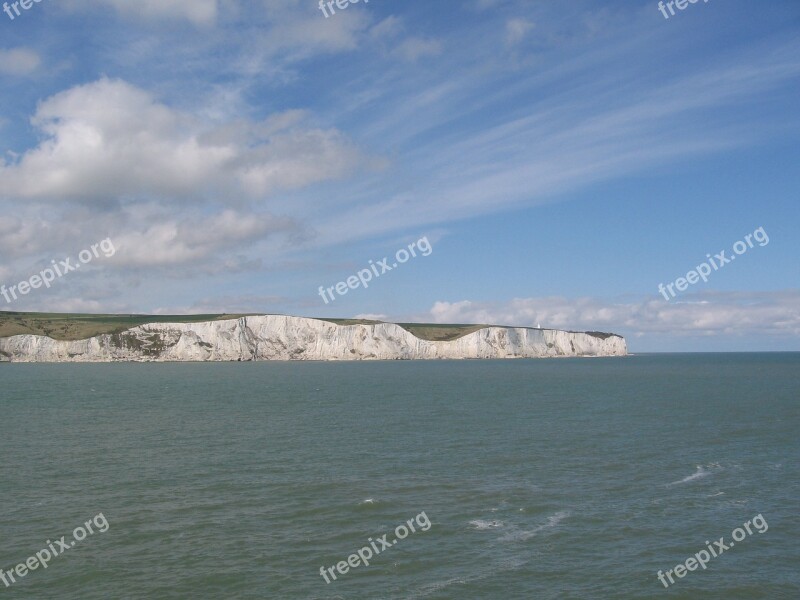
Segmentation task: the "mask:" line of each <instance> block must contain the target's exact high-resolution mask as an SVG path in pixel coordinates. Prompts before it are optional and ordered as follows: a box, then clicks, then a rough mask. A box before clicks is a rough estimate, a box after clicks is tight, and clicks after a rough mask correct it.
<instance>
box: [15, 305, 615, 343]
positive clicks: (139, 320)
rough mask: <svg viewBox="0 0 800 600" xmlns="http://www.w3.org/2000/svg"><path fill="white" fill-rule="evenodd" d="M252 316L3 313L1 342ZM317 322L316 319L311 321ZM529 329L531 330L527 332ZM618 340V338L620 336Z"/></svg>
mask: <svg viewBox="0 0 800 600" xmlns="http://www.w3.org/2000/svg"><path fill="white" fill-rule="evenodd" d="M246 316H263V315H259V314H256V313H249V314H207V315H134V314H127V315H125V314H122V315H111V314H77V313H75V314H73V313H25V312H9V311H0V338H4V337H11V336H14V335H43V336H47V337H50V338H53V339H55V340H62V341H73V340H84V339H87V338H90V337H94V336H97V335H103V334H115V333H122V332H124V331H127V330H128V329H131V328H133V327H138V326H139V325H146V324H148V323H201V322H207V321H224V320H228V319H238V318H240V317H246ZM308 318H314V317H308ZM318 320H320V321H327V322H329V323H334V324H335V325H343V326H346V325H374V324H378V323H381V321H370V320H366V319H330V318H320V319H318ZM397 325H399V326H400V327H402V328H403V329H405V330H406V331H408V332H409V333H411V334H412V335H414V336H416V337H418V338H420V339H423V340H428V341H451V340H455V339H458V338H460V337H463V336H465V335H468V334H470V333H473V332H475V331H478V330H480V329H484V328H486V327H493V326H492V325H481V324H442V323H397ZM528 329H530V328H528ZM586 333H588V334H589V335H593V336H595V337H599V338H601V339H605V338H607V337H611V336H614V335H616V334H613V333H602V332H597V331H589V332H586ZM617 337H619V336H617Z"/></svg>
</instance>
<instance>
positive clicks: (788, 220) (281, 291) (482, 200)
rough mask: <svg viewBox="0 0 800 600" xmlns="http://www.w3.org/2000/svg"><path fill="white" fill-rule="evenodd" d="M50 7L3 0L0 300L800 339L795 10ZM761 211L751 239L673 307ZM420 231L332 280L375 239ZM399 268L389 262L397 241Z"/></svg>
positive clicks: (766, 346)
mask: <svg viewBox="0 0 800 600" xmlns="http://www.w3.org/2000/svg"><path fill="white" fill-rule="evenodd" d="M657 4H658V3H657V2H652V1H648V2H629V1H627V2H621V1H620V2H595V1H589V0H574V1H571V2H569V3H566V2H563V3H556V2H538V1H534V0H526V1H517V0H464V1H455V0H441V1H435V2H434V1H431V0H425V1H418V0H403V1H398V0H395V1H391V0H371V1H370V2H369V3H365V2H363V1H362V2H360V3H358V4H354V5H350V6H348V7H347V8H346V9H344V10H337V12H336V14H335V15H329V17H328V18H326V17H325V16H324V15H323V13H322V12H321V11H320V10H319V8H318V3H317V2H314V1H312V0H308V1H306V0H303V1H299V0H251V1H245V0H186V1H183V0H141V1H139V2H129V1H127V0H59V1H55V0H42V1H41V2H40V3H38V4H34V5H33V6H32V7H31V8H30V9H29V10H23V11H22V12H21V14H20V15H19V16H15V18H14V19H13V20H12V19H10V18H8V17H7V16H6V15H5V14H4V13H0V36H1V37H0V80H2V86H1V87H0V95H1V96H0V100H1V101H0V107H2V108H0V141H1V142H2V148H1V149H2V152H3V158H2V162H0V283H3V284H4V285H6V286H11V285H14V284H17V283H18V282H20V281H24V280H28V279H29V278H30V277H31V276H32V275H35V274H36V273H39V272H40V271H41V270H42V269H43V268H46V267H47V266H48V265H49V264H51V261H52V260H53V259H59V260H61V259H63V258H66V257H69V256H73V257H74V256H77V254H78V253H79V252H80V251H81V250H83V249H86V248H89V247H90V246H91V245H92V244H94V243H97V242H99V241H100V240H103V239H106V238H110V239H111V240H112V241H113V244H114V248H115V250H116V252H115V253H114V255H113V256H109V257H106V256H102V257H98V258H97V260H94V261H93V262H91V263H90V264H87V265H86V266H85V268H84V269H83V270H82V271H79V272H78V271H76V272H72V273H69V274H67V275H65V276H64V277H61V278H58V279H57V281H55V283H54V284H53V286H52V287H50V288H47V289H45V288H39V289H35V290H31V292H30V293H29V294H27V295H24V296H20V297H19V298H17V300H14V301H13V302H10V303H9V302H6V301H5V300H3V299H2V297H0V310H3V309H5V310H46V311H59V312H62V311H80V312H124V313H129V312H140V313H151V312H153V313H161V314H175V313H186V312H194V313H196V312H239V311H247V312H268V313H286V314H295V315H303V316H321V317H353V316H372V317H374V318H380V319H385V320H396V321H397V320H399V321H410V320H413V321H424V322H481V323H495V324H506V325H525V326H531V325H536V324H541V325H542V326H543V327H554V328H562V329H574V330H585V329H590V330H603V331H614V332H618V333H621V334H623V335H625V336H626V337H627V338H628V342H629V347H630V349H631V350H632V351H635V352H637V351H638V352H646V351H710V350H798V349H800V344H798V335H800V288H799V287H798V281H799V280H800V268H799V267H798V260H797V257H798V255H799V254H800V253H799V252H798V251H799V250H800V246H799V243H798V236H797V231H798V228H799V227H800V210H799V209H798V191H800V185H799V184H800V169H798V168H797V165H798V162H799V160H798V159H800V145H798V141H799V140H800V108H799V107H800V102H798V97H800V94H799V93H798V92H800V36H798V34H799V33H800V4H798V3H797V2H796V1H794V0H785V1H771V2H769V3H754V2H745V1H736V0H726V1H725V2H722V1H721V0H710V1H709V2H707V3H704V2H698V3H696V4H689V5H688V6H687V7H686V8H685V10H682V11H680V10H678V11H677V12H676V14H675V15H674V16H671V17H670V18H669V19H665V18H664V17H663V15H662V14H661V12H659V10H658V5H657ZM759 227H763V230H764V231H765V232H766V233H767V234H768V237H769V242H768V243H767V244H765V245H763V246H762V245H758V244H756V245H755V246H754V247H753V248H749V249H748V250H747V252H746V253H744V254H742V255H741V256H737V261H736V262H731V263H729V264H727V265H725V267H724V268H722V269H721V270H719V271H716V272H713V273H712V274H711V275H710V276H709V278H708V281H707V282H702V281H700V282H698V283H696V284H694V285H690V286H689V287H688V289H687V290H685V291H683V292H681V293H679V294H678V295H677V296H676V297H675V298H671V299H670V300H669V301H667V300H665V299H664V297H663V296H662V295H661V294H659V292H658V285H659V284H661V283H663V284H665V285H666V284H669V283H672V282H674V281H675V280H676V279H677V278H679V277H682V276H686V274H687V272H688V271H690V270H692V269H694V268H695V267H696V266H697V265H699V264H700V263H701V262H703V261H705V260H706V255H707V254H716V253H718V252H720V251H721V250H723V249H725V250H727V252H728V254H729V255H730V254H731V248H732V246H733V245H734V243H736V242H737V241H738V240H742V239H744V237H745V236H746V235H747V234H752V233H753V232H754V231H755V230H757V229H758V228H759ZM421 238H427V239H428V240H429V241H430V243H431V245H432V247H433V251H432V252H431V253H430V255H429V256H418V257H416V258H413V259H411V260H410V261H408V262H407V263H405V264H403V265H401V266H400V267H398V268H397V269H393V270H392V272H390V273H385V274H383V275H382V276H381V277H380V278H376V279H375V280H374V281H373V282H371V284H370V286H369V287H368V288H366V289H364V288H363V287H360V288H358V289H350V290H349V291H348V292H347V294H346V295H341V296H339V295H337V296H336V297H335V300H333V301H329V302H328V303H327V304H326V303H325V302H323V300H322V298H321V297H320V295H319V294H318V289H319V287H320V286H323V287H325V288H327V287H330V286H335V285H336V283H337V282H340V281H343V280H346V279H347V278H348V277H349V276H351V275H354V274H355V273H356V272H357V271H358V270H360V269H364V268H365V267H368V266H369V261H370V260H372V261H378V260H381V259H382V258H383V257H386V256H388V257H393V256H394V254H395V252H396V251H397V250H398V249H400V248H403V247H407V245H408V244H409V243H410V242H413V241H416V240H419V239H421ZM391 262H392V261H390V263H391Z"/></svg>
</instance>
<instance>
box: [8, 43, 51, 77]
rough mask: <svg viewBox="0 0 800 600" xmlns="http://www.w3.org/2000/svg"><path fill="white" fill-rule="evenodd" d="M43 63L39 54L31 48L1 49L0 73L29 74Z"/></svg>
mask: <svg viewBox="0 0 800 600" xmlns="http://www.w3.org/2000/svg"><path fill="white" fill-rule="evenodd" d="M41 63H42V59H41V58H40V57H39V55H38V54H37V53H36V52H35V51H33V50H31V49H29V48H10V49H8V50H1V49H0V73H2V74H4V75H28V74H30V73H33V72H34V71H35V70H36V69H38V68H39V65H40V64H41Z"/></svg>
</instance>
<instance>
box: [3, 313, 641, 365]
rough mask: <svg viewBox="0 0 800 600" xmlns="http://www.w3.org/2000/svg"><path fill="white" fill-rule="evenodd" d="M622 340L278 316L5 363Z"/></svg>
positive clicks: (9, 353)
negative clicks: (448, 331) (429, 337)
mask: <svg viewBox="0 0 800 600" xmlns="http://www.w3.org/2000/svg"><path fill="white" fill-rule="evenodd" d="M626 354H627V346H626V344H625V340H624V338H622V337H620V336H618V335H613V334H602V333H595V332H590V333H577V332H569V331H559V330H553V329H530V328H525V327H486V328H484V329H480V330H479V331H476V332H474V333H470V334H467V335H465V336H463V337H460V338H458V339H455V340H452V341H441V342H431V341H426V340H422V339H420V338H418V337H416V336H415V335H413V334H412V333H410V332H408V331H406V330H405V329H403V328H402V327H400V326H399V325H395V324H393V323H376V324H366V325H336V324H334V323H330V322H328V321H320V320H317V319H308V318H302V317H288V316H279V315H269V316H252V317H241V318H238V319H230V320H224V321H207V322H201V323H151V324H147V325H141V326H138V327H134V328H132V329H129V330H127V331H124V332H123V333H118V334H104V335H98V336H96V337H92V338H89V339H85V340H78V341H58V340H54V339H52V338H49V337H45V336H39V335H17V336H12V337H8V338H0V361H6V362H8V361H11V362H115V361H240V360H241V361H250V360H395V359H459V358H540V357H550V356H624V355H626Z"/></svg>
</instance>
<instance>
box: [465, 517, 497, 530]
mask: <svg viewBox="0 0 800 600" xmlns="http://www.w3.org/2000/svg"><path fill="white" fill-rule="evenodd" d="M469 524H470V525H472V527H473V529H497V528H498V527H502V526H503V525H504V523H503V522H502V521H498V520H497V519H492V520H491V521H484V520H483V519H475V520H474V521H470V522H469Z"/></svg>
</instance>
